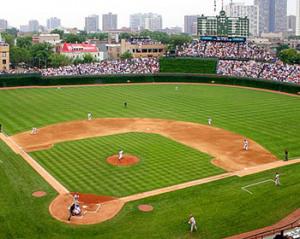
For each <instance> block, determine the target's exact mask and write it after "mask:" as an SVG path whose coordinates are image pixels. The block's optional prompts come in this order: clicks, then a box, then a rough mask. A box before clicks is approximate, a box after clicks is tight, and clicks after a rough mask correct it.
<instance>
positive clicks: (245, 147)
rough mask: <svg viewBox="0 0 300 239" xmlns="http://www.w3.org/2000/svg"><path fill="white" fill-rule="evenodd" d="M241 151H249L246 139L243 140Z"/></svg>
mask: <svg viewBox="0 0 300 239" xmlns="http://www.w3.org/2000/svg"><path fill="white" fill-rule="evenodd" d="M243 149H244V150H246V151H247V150H248V149H249V142H248V140H247V139H244V143H243Z"/></svg>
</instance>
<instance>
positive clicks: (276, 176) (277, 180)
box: [275, 172, 280, 186]
mask: <svg viewBox="0 0 300 239" xmlns="http://www.w3.org/2000/svg"><path fill="white" fill-rule="evenodd" d="M279 177H280V175H279V173H277V172H276V174H275V185H276V186H280V178H279Z"/></svg>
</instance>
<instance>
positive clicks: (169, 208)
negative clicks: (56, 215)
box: [0, 141, 300, 239]
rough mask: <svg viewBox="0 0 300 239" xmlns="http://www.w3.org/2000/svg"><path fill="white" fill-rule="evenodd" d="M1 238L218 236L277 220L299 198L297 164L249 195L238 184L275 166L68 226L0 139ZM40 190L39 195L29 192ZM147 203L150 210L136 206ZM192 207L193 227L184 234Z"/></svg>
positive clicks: (50, 192) (52, 194)
mask: <svg viewBox="0 0 300 239" xmlns="http://www.w3.org/2000/svg"><path fill="white" fill-rule="evenodd" d="M0 160H1V161H0V178H1V187H0V223H1V227H0V238H5V239H17V238H23V239H35V238H43V239H66V238H73V239H82V238H85V239H99V238H102V239H106V238H107V239H119V238H133V239H134V238H136V239H140V238H150V239H152V238H157V239H165V238H166V239H170V238H205V239H220V238H223V237H225V236H229V235H232V234H236V233H240V232H244V231H248V230H252V229H255V228H259V227H263V226H266V225H270V224H272V223H275V222H277V221H278V220H280V219H281V218H283V217H284V216H286V215H287V214H289V213H291V212H292V211H293V210H295V209H296V208H299V204H300V198H299V196H298V194H299V184H300V177H299V174H300V164H298V165H292V166H288V167H284V168H280V169H277V170H279V172H280V173H282V174H284V175H283V176H282V177H281V183H282V186H281V187H275V186H274V185H272V184H270V185H269V187H257V188H256V189H255V194H253V195H250V194H248V193H246V192H244V191H242V190H241V187H243V186H245V185H249V184H252V183H256V182H259V181H262V180H266V179H269V178H273V177H274V170H272V171H268V172H264V173H260V174H256V175H252V176H247V177H244V178H238V177H231V178H227V179H225V180H221V181H217V182H213V183H209V184H204V185H200V186H195V187H191V188H188V189H184V190H180V191H176V192H172V193H168V194H163V195H159V196H155V197H151V198H147V199H144V200H140V201H137V202H132V203H129V204H127V205H126V206H125V208H124V209H123V210H122V211H121V213H120V214H119V215H118V216H117V217H115V218H114V219H112V220H110V221H107V222H104V223H102V224H99V225H93V226H71V225H67V224H63V223H61V222H58V221H56V220H55V219H53V218H51V216H50V215H49V213H48V206H49V203H50V202H51V200H52V199H53V198H54V197H55V192H54V191H53V189H51V188H50V187H49V185H48V184H47V183H46V182H44V181H43V180H42V179H41V178H40V176H39V175H37V173H35V172H34V171H33V169H31V167H30V166H29V165H27V163H26V162H25V161H24V160H23V159H22V158H21V157H19V156H17V155H15V154H14V153H13V152H12V151H10V150H9V149H8V148H7V147H6V146H5V145H4V143H3V142H1V141H0ZM35 190H45V191H46V192H47V193H48V195H47V196H46V197H44V198H33V197H32V196H31V193H32V192H33V191H35ZM142 203H150V204H151V205H153V206H154V211H153V212H150V213H142V212H140V211H138V209H137V206H138V205H139V204H142ZM190 213H193V214H194V215H195V217H196V219H197V221H198V228H199V229H198V232H196V233H194V234H193V236H189V232H188V229H189V228H188V224H187V223H186V222H187V218H188V215H189V214H190Z"/></svg>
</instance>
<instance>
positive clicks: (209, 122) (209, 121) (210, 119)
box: [207, 117, 212, 125]
mask: <svg viewBox="0 0 300 239" xmlns="http://www.w3.org/2000/svg"><path fill="white" fill-rule="evenodd" d="M207 121H208V125H212V118H211V117H209V118H208V120H207Z"/></svg>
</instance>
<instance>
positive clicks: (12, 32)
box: [5, 27, 18, 38]
mask: <svg viewBox="0 0 300 239" xmlns="http://www.w3.org/2000/svg"><path fill="white" fill-rule="evenodd" d="M5 32H6V33H7V34H10V35H12V36H13V37H14V38H16V37H17V35H18V29H17V28H15V27H12V28H9V29H6V30H5Z"/></svg>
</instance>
